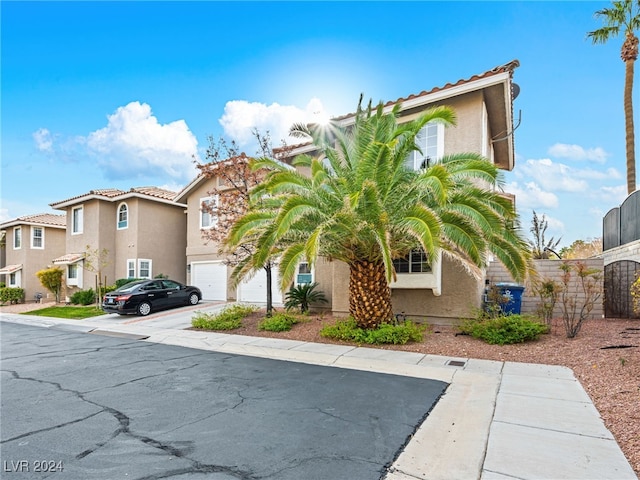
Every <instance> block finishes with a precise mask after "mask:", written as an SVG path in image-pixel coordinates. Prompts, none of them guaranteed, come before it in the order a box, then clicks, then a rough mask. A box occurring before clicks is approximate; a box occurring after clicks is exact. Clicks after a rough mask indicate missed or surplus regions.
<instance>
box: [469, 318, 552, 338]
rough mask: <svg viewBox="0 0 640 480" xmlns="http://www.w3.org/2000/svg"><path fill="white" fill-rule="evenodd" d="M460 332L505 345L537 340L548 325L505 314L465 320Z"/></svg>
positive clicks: (546, 330)
mask: <svg viewBox="0 0 640 480" xmlns="http://www.w3.org/2000/svg"><path fill="white" fill-rule="evenodd" d="M460 330H461V331H462V333H466V334H469V335H471V336H472V337H474V338H478V339H480V340H484V341H485V342H487V343H489V344H491V345H507V344H512V343H523V342H526V341H528V340H537V339H538V338H539V337H540V334H542V333H547V332H548V331H549V327H547V326H546V325H543V324H542V323H540V322H538V321H536V320H534V319H532V318H529V317H527V316H523V315H506V316H501V317H496V318H490V319H485V320H467V321H466V322H464V323H463V324H462V326H461V327H460Z"/></svg>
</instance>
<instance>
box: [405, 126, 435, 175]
mask: <svg viewBox="0 0 640 480" xmlns="http://www.w3.org/2000/svg"><path fill="white" fill-rule="evenodd" d="M416 145H417V146H418V147H419V148H420V151H417V150H416V151H415V152H411V153H410V154H409V156H408V157H407V159H406V161H405V163H406V165H407V167H408V168H411V169H413V170H422V169H423V168H427V167H429V166H430V164H431V162H435V161H437V160H438V159H439V158H441V157H442V156H443V155H444V125H442V124H438V123H428V124H427V125H425V126H424V127H423V128H422V130H420V132H418V135H416Z"/></svg>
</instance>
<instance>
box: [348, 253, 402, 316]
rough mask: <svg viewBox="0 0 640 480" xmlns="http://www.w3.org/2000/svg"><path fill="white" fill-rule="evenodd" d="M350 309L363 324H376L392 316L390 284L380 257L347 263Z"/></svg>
mask: <svg viewBox="0 0 640 480" xmlns="http://www.w3.org/2000/svg"><path fill="white" fill-rule="evenodd" d="M349 313H350V314H351V316H352V317H353V318H354V319H355V321H356V323H357V324H358V326H359V327H362V328H376V327H378V326H379V325H380V324H381V323H386V322H390V321H391V320H392V318H393V310H392V308H391V288H389V284H388V283H387V279H386V278H385V269H384V263H383V262H382V261H379V262H368V261H366V260H365V261H356V262H354V263H352V264H350V265H349Z"/></svg>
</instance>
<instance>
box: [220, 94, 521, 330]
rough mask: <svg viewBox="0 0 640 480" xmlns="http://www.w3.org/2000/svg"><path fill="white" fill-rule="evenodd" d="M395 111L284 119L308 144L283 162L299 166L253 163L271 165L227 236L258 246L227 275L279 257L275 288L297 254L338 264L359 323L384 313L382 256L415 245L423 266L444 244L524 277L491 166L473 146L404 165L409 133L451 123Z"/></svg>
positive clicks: (373, 322) (464, 257)
mask: <svg viewBox="0 0 640 480" xmlns="http://www.w3.org/2000/svg"><path fill="white" fill-rule="evenodd" d="M399 113H400V105H396V106H395V107H394V108H393V110H392V111H391V112H390V113H387V114H385V113H384V111H383V107H382V104H380V105H378V107H377V108H375V109H372V108H371V105H369V107H368V108H366V109H362V108H361V106H360V105H359V106H358V110H357V113H356V115H355V123H354V124H353V125H352V126H350V127H347V128H341V127H338V126H337V125H336V124H333V127H332V128H329V129H323V128H322V127H320V126H309V127H307V126H304V125H298V126H294V127H293V129H292V130H293V131H295V132H296V133H297V134H301V135H305V136H309V137H310V138H311V139H312V140H313V142H314V144H315V146H316V147H317V149H318V152H319V155H318V156H309V155H300V156H298V157H296V158H295V159H294V162H293V163H294V165H296V166H298V167H303V168H302V170H303V171H306V172H307V174H304V173H302V172H301V171H300V170H299V169H296V170H293V169H291V168H290V167H289V168H287V166H285V165H283V164H282V163H279V162H277V161H274V160H271V159H268V158H262V159H258V160H256V161H255V163H254V165H253V167H254V168H268V169H269V170H270V174H269V175H268V176H267V178H266V180H265V182H264V183H262V184H261V185H259V186H258V187H256V189H254V190H253V192H252V194H253V195H254V197H255V198H260V199H262V202H261V203H260V205H262V207H260V208H257V207H256V208H254V209H252V210H251V211H250V212H249V213H248V214H247V215H245V216H244V217H243V218H241V219H240V220H239V221H238V222H237V223H236V224H235V226H234V227H233V228H232V231H231V232H230V235H229V237H228V242H229V243H230V244H234V243H237V242H240V241H242V239H243V238H244V237H245V236H247V235H249V236H258V237H260V239H259V242H258V243H259V245H260V248H259V249H258V251H257V252H256V254H255V255H254V257H253V258H252V259H251V260H250V261H248V262H247V263H246V264H245V265H243V266H239V267H238V268H237V269H236V271H235V272H234V275H239V276H242V275H244V274H246V273H247V272H248V271H250V270H251V269H252V268H253V269H255V267H256V266H259V265H261V264H263V263H264V261H265V260H266V259H267V258H269V257H271V256H273V255H279V269H280V278H281V281H282V286H283V287H286V286H287V285H289V284H290V283H291V281H292V280H293V278H294V275H295V271H296V267H297V265H298V263H299V262H301V261H308V262H309V263H311V264H313V263H314V262H315V261H316V260H317V258H318V257H319V256H322V257H326V258H329V259H331V260H340V261H342V262H344V263H346V264H347V265H348V266H349V269H350V277H349V311H350V314H351V315H352V316H353V317H354V319H355V320H356V322H357V323H358V324H359V325H360V326H362V327H365V328H375V327H376V326H378V325H379V324H380V323H384V322H388V321H389V320H391V319H392V317H393V310H392V306H391V290H390V287H389V284H390V282H391V281H392V280H393V279H394V278H395V276H396V274H395V270H394V266H393V260H394V259H398V258H403V257H405V256H407V255H408V254H409V253H410V252H411V250H412V249H415V248H422V249H423V250H424V252H425V253H426V255H427V258H428V259H429V261H431V262H433V261H435V260H436V257H437V255H438V254H439V253H440V252H443V253H444V254H446V255H449V256H451V257H454V258H457V259H459V260H461V261H462V262H464V263H465V264H467V265H469V266H476V267H480V266H482V265H484V264H485V261H486V260H487V255H488V254H489V253H492V254H494V255H495V256H497V257H498V258H499V259H500V260H501V261H502V263H503V264H504V265H505V266H506V267H507V268H508V270H509V271H510V272H511V273H512V275H513V277H514V278H515V279H518V280H521V279H523V278H524V276H525V275H526V273H527V270H528V266H529V262H528V260H529V258H530V254H529V249H528V247H527V243H526V241H525V240H524V239H523V238H521V237H520V236H519V233H517V232H516V231H515V229H514V228H512V226H513V225H514V224H515V223H516V222H517V218H516V214H515V210H514V207H513V204H512V203H511V202H510V201H509V200H507V199H506V198H504V197H503V196H501V195H499V194H498V193H496V192H495V191H494V187H496V186H497V185H498V184H499V183H500V182H501V177H500V176H499V173H498V170H497V168H496V167H495V166H494V165H493V164H491V163H490V162H489V161H487V160H486V159H484V158H483V157H481V156H480V155H477V154H473V153H468V154H457V155H451V156H447V157H445V158H442V159H440V160H439V161H436V162H431V165H428V166H426V168H424V169H422V170H420V171H415V170H414V169H413V168H409V167H408V166H407V164H406V159H407V157H408V155H409V154H410V153H411V152H413V151H416V150H418V147H417V145H416V135H418V134H419V132H420V130H421V129H422V128H423V127H424V126H425V125H426V124H427V123H429V122H442V123H445V124H452V123H453V122H454V121H455V117H454V114H453V111H452V110H451V109H449V108H447V107H437V108H434V109H432V110H429V111H427V112H425V113H424V114H422V115H421V116H420V117H418V118H417V119H415V120H413V121H410V122H407V123H402V124H398V121H397V120H398V116H399ZM309 172H310V175H309V174H308V173H309ZM265 198H269V199H270V203H269V206H268V207H265V205H266V204H265V202H264V199H265Z"/></svg>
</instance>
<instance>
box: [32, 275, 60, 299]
mask: <svg viewBox="0 0 640 480" xmlns="http://www.w3.org/2000/svg"><path fill="white" fill-rule="evenodd" d="M63 276H64V271H63V270H62V269H61V268H60V267H52V268H45V269H44V270H40V271H38V272H36V277H38V280H40V283H41V284H42V286H43V287H44V288H46V289H47V290H49V291H50V292H51V293H53V294H54V295H55V297H56V301H58V300H59V297H60V289H61V288H62V284H63V280H62V279H63Z"/></svg>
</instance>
